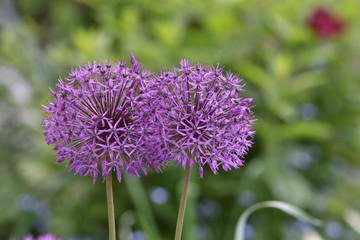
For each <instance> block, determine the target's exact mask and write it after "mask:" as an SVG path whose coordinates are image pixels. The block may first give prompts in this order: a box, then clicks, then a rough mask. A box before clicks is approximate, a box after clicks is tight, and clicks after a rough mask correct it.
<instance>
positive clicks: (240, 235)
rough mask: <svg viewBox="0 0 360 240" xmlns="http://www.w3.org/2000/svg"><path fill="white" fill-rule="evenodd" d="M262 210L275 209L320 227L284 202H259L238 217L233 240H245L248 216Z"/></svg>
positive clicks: (310, 217) (306, 215)
mask: <svg viewBox="0 0 360 240" xmlns="http://www.w3.org/2000/svg"><path fill="white" fill-rule="evenodd" d="M263 208H277V209H279V210H282V211H284V212H286V213H287V214H289V215H291V216H293V217H295V218H297V219H300V220H304V221H307V222H310V223H312V224H314V225H316V226H320V225H321V221H320V220H318V219H315V218H313V217H312V216H310V215H309V214H307V213H306V212H304V211H303V210H301V209H299V208H297V207H295V206H293V205H291V204H288V203H285V202H280V201H266V202H260V203H256V204H254V205H252V206H251V207H249V208H247V209H246V210H245V211H244V212H243V214H242V215H241V216H240V219H239V221H238V223H237V225H236V229H235V231H236V232H235V238H234V239H235V240H244V239H245V226H246V221H247V219H248V218H249V216H250V215H251V214H252V213H254V212H255V211H257V210H260V209H263Z"/></svg>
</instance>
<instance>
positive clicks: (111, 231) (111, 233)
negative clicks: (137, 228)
mask: <svg viewBox="0 0 360 240" xmlns="http://www.w3.org/2000/svg"><path fill="white" fill-rule="evenodd" d="M111 175H112V172H110V173H109V174H108V175H107V176H106V197H107V206H108V222H109V240H115V239H116V237H115V215H114V199H113V190H112V178H111Z"/></svg>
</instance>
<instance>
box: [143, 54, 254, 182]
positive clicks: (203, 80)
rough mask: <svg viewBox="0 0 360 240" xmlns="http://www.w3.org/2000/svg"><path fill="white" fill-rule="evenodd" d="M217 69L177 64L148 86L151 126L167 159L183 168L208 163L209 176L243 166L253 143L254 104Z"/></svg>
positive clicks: (235, 79) (234, 77)
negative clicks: (152, 102) (151, 99)
mask: <svg viewBox="0 0 360 240" xmlns="http://www.w3.org/2000/svg"><path fill="white" fill-rule="evenodd" d="M241 82H242V79H241V78H239V76H237V75H233V74H232V73H231V72H227V73H226V74H225V75H224V74H223V71H222V68H220V67H219V66H215V67H214V66H204V65H201V64H196V65H192V64H191V63H190V61H188V60H182V61H181V62H180V68H175V69H174V70H172V71H166V70H164V71H162V73H161V74H160V75H159V76H155V77H154V80H153V82H152V85H151V86H149V88H150V89H151V92H153V94H154V95H157V96H156V97H154V99H155V101H156V104H154V106H156V109H154V110H153V111H155V115H156V117H155V118H156V121H155V122H154V124H155V125H157V127H155V128H154V129H158V132H159V134H160V135H161V140H162V142H163V146H164V150H163V153H164V154H166V158H168V159H172V160H175V161H177V164H180V163H181V164H182V165H183V166H184V167H185V165H186V163H187V162H188V163H189V165H190V167H191V168H192V166H193V161H195V162H196V163H197V164H198V165H199V168H198V170H199V174H200V177H202V176H203V166H204V165H205V164H208V166H209V168H210V169H211V170H212V171H213V173H214V174H217V171H218V169H219V167H222V168H223V169H224V170H225V171H227V170H229V169H231V168H238V167H239V166H241V165H243V160H242V158H243V157H244V155H246V154H247V151H248V149H249V147H251V145H252V143H253V142H252V139H253V137H254V134H255V132H254V131H253V127H252V126H253V124H254V121H255V120H254V118H253V112H252V108H253V106H251V105H250V103H251V101H252V99H251V98H243V97H242V96H241V92H242V91H243V87H244V85H245V84H242V83H241Z"/></svg>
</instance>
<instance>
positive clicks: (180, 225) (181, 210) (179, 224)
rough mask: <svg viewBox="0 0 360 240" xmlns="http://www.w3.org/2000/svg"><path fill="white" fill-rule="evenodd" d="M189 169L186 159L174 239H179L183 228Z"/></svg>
mask: <svg viewBox="0 0 360 240" xmlns="http://www.w3.org/2000/svg"><path fill="white" fill-rule="evenodd" d="M190 171H191V168H190V165H189V161H187V163H186V167H185V178H184V185H183V190H182V193H181V201H180V207H179V213H178V218H177V223H176V232H175V240H180V239H181V233H182V228H183V223H184V215H185V208H186V200H187V195H188V190H189V182H190Z"/></svg>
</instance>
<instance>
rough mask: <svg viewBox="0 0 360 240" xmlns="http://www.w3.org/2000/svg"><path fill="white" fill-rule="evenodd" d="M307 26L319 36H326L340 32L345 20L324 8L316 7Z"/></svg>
mask: <svg viewBox="0 0 360 240" xmlns="http://www.w3.org/2000/svg"><path fill="white" fill-rule="evenodd" d="M309 26H310V27H311V28H312V29H313V30H314V31H315V33H316V34H317V35H319V36H320V37H323V38H328V37H331V36H333V35H336V34H338V33H340V32H342V31H343V30H344V27H345V22H344V21H342V20H340V19H339V18H338V17H336V16H334V15H333V14H332V13H330V12H329V11H327V10H326V9H323V8H318V9H316V10H315V11H314V12H313V13H312V15H311V16H310V19H309Z"/></svg>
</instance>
